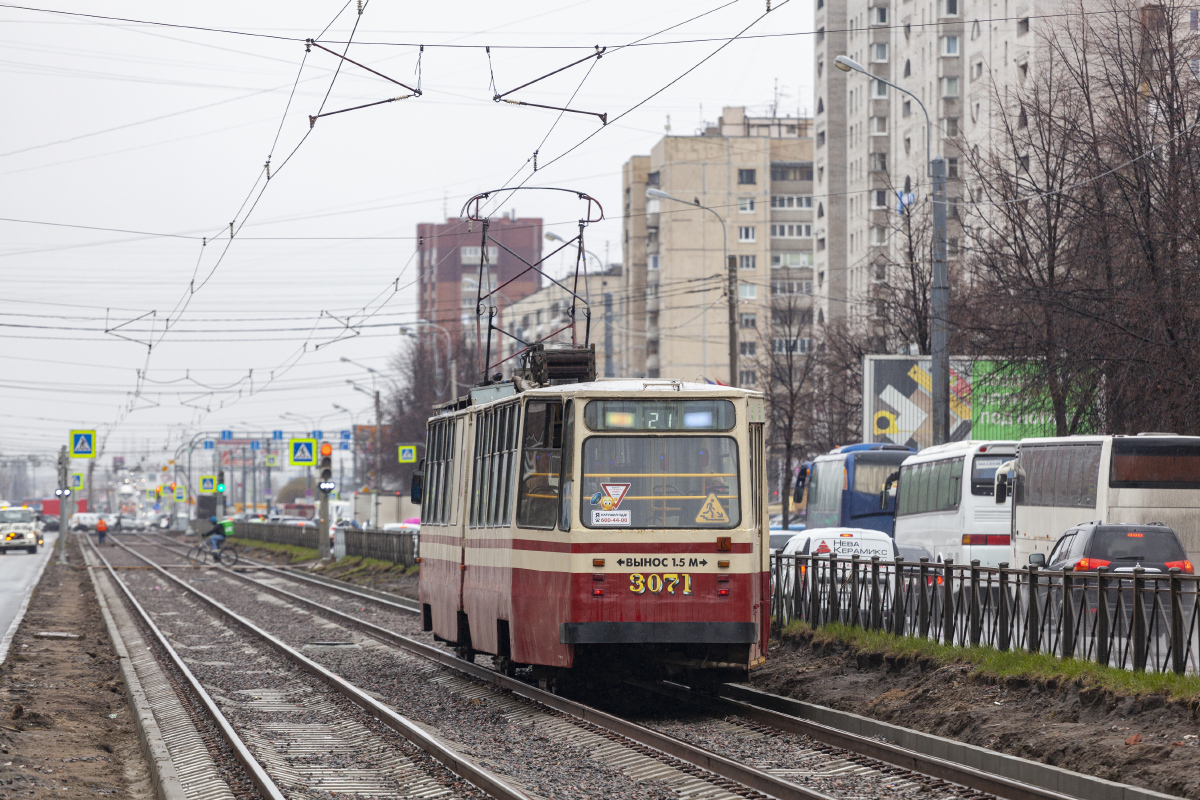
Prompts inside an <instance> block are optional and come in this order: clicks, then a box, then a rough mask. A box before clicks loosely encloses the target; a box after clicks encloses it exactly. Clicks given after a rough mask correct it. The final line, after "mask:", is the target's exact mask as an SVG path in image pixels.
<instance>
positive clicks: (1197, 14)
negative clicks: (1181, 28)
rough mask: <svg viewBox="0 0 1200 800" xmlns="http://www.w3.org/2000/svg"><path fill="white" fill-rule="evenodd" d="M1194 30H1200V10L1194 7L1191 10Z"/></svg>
mask: <svg viewBox="0 0 1200 800" xmlns="http://www.w3.org/2000/svg"><path fill="white" fill-rule="evenodd" d="M1191 23H1192V30H1194V31H1200V11H1197V10H1196V9H1194V8H1193V9H1192V11H1191Z"/></svg>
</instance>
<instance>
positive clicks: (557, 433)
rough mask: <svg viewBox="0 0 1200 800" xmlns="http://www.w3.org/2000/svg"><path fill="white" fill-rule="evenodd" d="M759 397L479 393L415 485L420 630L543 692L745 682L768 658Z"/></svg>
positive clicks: (730, 393)
mask: <svg viewBox="0 0 1200 800" xmlns="http://www.w3.org/2000/svg"><path fill="white" fill-rule="evenodd" d="M763 420H764V414H763V399H762V395H761V394H760V393H758V392H752V391H747V390H742V389H734V388H730V387H726V386H712V385H708V384H692V383H681V382H674V381H661V380H644V381H643V380H621V381H612V380H609V381H598V382H588V383H575V384H569V385H562V386H552V387H546V388H536V389H528V390H526V391H518V390H517V388H516V387H515V386H514V385H513V384H498V385H492V386H487V387H479V388H477V389H475V390H473V391H472V395H471V396H470V397H468V398H464V399H463V400H460V401H458V402H456V403H453V404H447V406H444V407H442V409H441V413H439V414H438V415H437V416H434V417H433V418H431V419H430V420H429V424H428V442H427V448H426V460H425V463H424V465H423V469H422V470H421V471H419V472H418V473H417V475H416V476H415V477H414V484H413V497H414V499H415V500H416V499H419V500H420V501H421V502H423V509H422V514H421V575H420V601H421V605H422V611H423V621H424V627H425V630H427V631H433V633H434V634H435V636H436V637H437V638H439V639H442V640H445V641H447V642H452V643H454V644H455V645H456V647H457V650H458V652H459V654H460V655H461V656H463V657H465V658H474V655H475V653H477V652H479V653H489V654H492V655H493V656H494V657H495V659H496V664H497V666H498V667H499V668H500V669H502V670H503V671H505V672H507V673H509V674H513V673H514V672H515V670H516V669H517V668H518V667H520V666H526V665H528V666H532V667H533V669H534V675H535V677H536V678H538V680H539V681H540V682H542V683H543V684H547V683H558V682H560V681H562V680H564V679H566V678H567V677H571V676H577V675H580V674H593V675H594V674H599V675H601V676H610V675H614V674H620V673H622V672H633V673H635V674H637V675H639V676H642V677H646V676H650V675H660V676H676V677H680V676H683V677H689V678H690V679H691V680H692V681H693V682H705V683H707V682H711V681H720V680H731V679H736V678H739V677H744V676H745V674H746V672H747V670H749V669H750V668H752V667H754V666H756V665H758V664H760V663H761V662H762V661H763V659H764V655H765V653H766V650H767V636H768V621H769V618H770V609H769V607H768V603H769V591H768V581H769V566H768V546H767V538H766V529H767V512H766V499H765V492H764V486H763V484H764V481H765V476H766V469H765V462H764V449H763Z"/></svg>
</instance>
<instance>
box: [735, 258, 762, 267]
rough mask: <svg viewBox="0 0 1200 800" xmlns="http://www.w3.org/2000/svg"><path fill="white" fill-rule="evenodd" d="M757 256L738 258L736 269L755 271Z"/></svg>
mask: <svg viewBox="0 0 1200 800" xmlns="http://www.w3.org/2000/svg"><path fill="white" fill-rule="evenodd" d="M757 268H758V256H738V269H757Z"/></svg>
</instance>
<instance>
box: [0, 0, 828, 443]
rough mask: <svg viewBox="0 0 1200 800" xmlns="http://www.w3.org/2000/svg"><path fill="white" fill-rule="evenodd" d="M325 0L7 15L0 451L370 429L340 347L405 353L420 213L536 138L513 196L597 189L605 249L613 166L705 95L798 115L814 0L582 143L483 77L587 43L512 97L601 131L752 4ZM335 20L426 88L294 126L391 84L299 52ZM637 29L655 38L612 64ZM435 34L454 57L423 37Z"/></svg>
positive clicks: (511, 80) (525, 201) (568, 216)
mask: <svg viewBox="0 0 1200 800" xmlns="http://www.w3.org/2000/svg"><path fill="white" fill-rule="evenodd" d="M344 1H345V0H334V2H332V3H331V2H324V1H322V2H316V0H302V1H301V2H295V1H294V0H293V2H286V3H285V2H279V1H278V0H267V1H266V2H260V3H253V4H248V3H244V2H238V3H234V2H228V1H227V0H217V1H216V2H206V3H189V4H162V3H150V2H127V1H126V0H99V1H98V2H97V1H96V0H93V2H88V3H83V2H76V1H74V0H59V2H57V3H56V4H55V5H53V6H47V7H46V8H47V9H53V10H59V11H74V12H81V13H87V14H96V15H105V16H110V17H124V18H130V19H137V20H145V21H153V22H165V23H174V24H177V25H186V26H198V27H204V28H219V29H225V30H226V31H239V32H244V33H251V34H260V35H256V36H249V35H237V34H234V33H230V32H211V31H200V30H190V29H186V28H181V27H179V28H172V27H163V26H152V25H144V24H135V23H132V22H118V21H112V20H100V19H87V18H82V17H71V16H63V15H56V14H50V13H44V12H36V11H26V10H17V9H14V8H0V19H2V20H3V23H4V24H3V27H4V32H3V34H2V39H3V45H4V56H3V58H2V59H0V69H2V70H3V72H4V79H3V86H4V93H3V96H4V125H3V127H2V129H0V130H2V133H0V181H2V185H3V187H4V188H3V191H2V192H0V217H3V218H5V220H6V221H0V276H2V286H3V291H0V324H2V327H0V341H2V342H3V347H0V368H2V369H3V380H2V381H0V385H2V389H0V391H2V395H0V396H3V397H4V402H3V404H2V405H0V455H14V454H21V453H51V452H53V451H56V450H57V449H58V447H59V446H60V445H61V444H63V443H65V442H66V437H67V431H68V429H70V428H73V427H79V428H91V427H95V428H99V429H101V430H102V432H108V440H107V452H106V453H105V456H106V457H105V459H104V460H105V462H106V463H107V462H108V458H107V456H111V455H116V454H125V455H127V456H134V457H136V456H137V455H139V454H142V453H146V452H149V453H151V454H161V453H163V452H164V450H169V451H174V450H175V448H176V447H177V446H178V445H179V444H180V442H181V441H186V440H187V439H189V438H191V437H192V436H193V435H194V434H196V433H198V432H202V431H215V430H220V429H225V428H231V429H234V430H235V431H238V432H242V431H246V430H260V429H261V430H270V429H276V428H283V429H288V430H295V431H300V430H304V429H306V428H308V427H309V425H308V423H303V422H295V421H291V422H289V421H288V420H284V419H281V415H283V414H285V413H291V414H298V415H301V416H303V417H307V418H310V419H312V420H313V421H317V420H318V419H319V420H320V427H321V428H323V429H324V430H326V431H333V430H337V429H339V428H344V427H348V423H349V419H348V417H347V416H346V415H345V414H340V413H338V412H335V411H334V409H333V404H334V403H337V404H340V405H343V406H346V407H348V408H350V409H353V410H355V411H357V410H359V409H363V410H364V413H363V414H362V415H361V416H360V417H359V422H362V423H367V422H369V421H370V418H371V415H370V414H367V413H366V412H365V410H366V409H367V408H368V406H369V404H370V403H369V399H368V397H366V396H365V395H362V394H359V393H357V392H355V391H354V390H353V389H351V387H350V386H348V385H347V384H346V380H347V379H348V378H353V379H360V378H362V379H363V380H362V384H363V385H364V386H365V387H367V388H369V387H370V383H371V380H370V376H369V375H368V374H367V373H366V372H365V371H364V370H361V369H357V368H355V367H352V366H350V365H347V364H345V363H341V362H340V361H339V359H340V358H342V357H347V358H351V359H354V360H355V361H357V362H359V363H361V364H364V365H367V366H371V367H374V368H376V369H380V370H382V369H385V368H386V366H387V364H388V363H389V361H390V360H391V358H392V357H393V356H394V355H395V353H396V352H397V351H398V349H399V348H400V347H401V342H402V341H403V340H402V339H401V338H400V336H399V326H400V325H402V324H403V323H405V322H411V321H412V320H413V319H414V318H415V316H416V313H415V297H416V289H415V285H414V284H413V281H415V279H416V278H417V273H418V271H417V269H416V266H415V260H414V259H413V253H414V249H415V238H414V234H415V230H416V225H417V223H419V222H433V221H439V220H441V219H442V218H443V217H444V215H445V214H446V213H448V214H449V215H451V216H456V215H457V214H458V211H459V209H460V207H461V206H462V204H463V202H464V200H465V199H466V198H468V197H470V196H471V195H473V194H475V193H477V192H481V191H485V190H488V189H496V188H499V187H501V186H505V185H508V184H510V182H511V183H513V184H515V183H519V182H520V181H521V180H523V179H525V178H527V177H529V175H530V172H531V167H532V164H531V161H530V159H531V156H532V154H533V151H534V150H535V149H539V151H540V152H539V156H538V161H539V165H546V164H548V163H549V162H552V161H553V163H550V165H549V166H548V167H546V168H544V169H542V170H540V171H539V173H538V175H537V176H536V177H534V178H532V179H531V180H529V182H528V183H529V185H553V186H566V187H570V188H574V189H579V190H582V191H585V192H587V193H589V194H591V195H593V196H595V197H596V198H597V199H599V200H600V201H601V202H602V203H603V204H604V206H605V208H606V210H607V211H608V212H609V214H610V217H611V218H610V220H608V221H606V222H603V223H599V224H596V225H593V226H591V227H590V228H589V229H588V231H587V244H588V248H589V249H591V250H593V251H595V252H596V253H599V254H601V255H603V254H605V253H606V252H607V253H608V254H609V256H610V259H611V260H612V261H619V260H620V257H621V248H620V219H619V216H618V215H619V214H620V197H619V195H620V187H621V183H620V170H621V165H622V164H623V163H624V162H625V161H626V160H627V159H628V158H629V157H630V156H631V155H634V154H639V153H647V152H649V149H650V148H651V146H652V145H653V144H654V142H656V141H657V140H658V139H659V138H660V137H661V136H662V135H663V133H664V130H665V126H666V125H667V122H668V117H669V120H670V128H671V131H672V132H674V133H676V134H692V133H694V132H695V131H696V130H697V128H699V127H700V126H701V125H702V123H703V122H704V121H710V122H711V121H715V120H716V118H717V116H718V115H719V113H720V109H721V107H722V106H727V105H745V106H748V107H749V108H750V109H751V110H752V111H754V112H757V113H766V112H767V111H768V110H769V109H770V107H771V105H772V103H773V102H775V101H776V97H777V102H778V104H779V112H780V113H781V114H786V113H790V114H793V115H794V114H797V113H802V114H807V113H809V112H810V111H811V108H812V105H813V103H812V98H811V93H812V40H811V36H810V35H808V34H809V33H810V32H811V30H812V14H813V6H812V3H811V0H790V2H786V3H783V4H782V6H781V5H780V0H776V2H775V3H774V5H775V6H776V9H775V10H773V11H772V12H771V13H770V14H769V15H767V16H766V17H765V18H763V19H761V20H760V21H759V22H758V23H757V24H755V25H754V26H753V27H752V28H751V29H750V30H749V31H748V32H747V33H748V35H754V34H797V35H791V36H775V37H770V38H759V39H753V38H751V39H746V40H745V41H736V42H733V43H732V44H730V45H729V46H727V47H725V48H724V49H723V50H721V51H720V52H718V53H717V54H716V55H713V56H712V58H711V59H709V60H708V61H706V62H705V63H704V64H703V65H701V66H699V67H698V68H697V69H695V70H694V71H693V72H691V73H690V74H688V75H687V76H686V77H683V78H682V79H680V80H679V81H678V82H677V83H675V84H674V85H672V86H670V87H669V88H667V89H666V90H665V91H663V92H662V93H661V94H658V95H657V96H655V97H653V98H652V99H650V100H648V101H646V102H645V103H644V104H643V105H641V106H640V107H638V108H637V109H636V110H633V111H632V112H630V113H628V114H627V115H626V116H623V117H621V118H620V119H619V120H615V121H612V122H610V124H609V125H607V126H606V127H604V128H603V129H601V125H600V123H599V120H598V119H596V118H595V117H592V116H587V115H582V114H578V115H577V114H565V115H562V117H561V119H559V120H558V122H557V124H556V119H558V118H559V116H560V115H559V114H558V113H557V112H553V111H545V110H540V109H535V108H528V107H516V106H512V105H507V104H497V103H494V102H492V99H491V97H492V94H493V89H492V87H491V83H492V75H494V80H495V86H496V89H497V90H499V91H502V92H504V91H508V90H509V89H512V88H515V87H516V86H519V85H520V84H522V83H525V82H526V81H529V80H532V79H534V78H536V77H538V76H540V75H543V74H545V73H547V72H550V71H552V70H554V69H558V68H559V67H561V66H563V65H565V64H568V63H570V62H571V61H574V60H576V59H579V58H582V57H584V56H586V55H587V54H588V48H591V47H592V46H594V45H601V46H605V47H608V48H610V52H609V53H608V54H607V55H605V56H604V57H603V58H601V59H600V60H599V61H598V62H596V61H594V60H593V61H588V62H586V63H584V64H580V65H578V66H575V67H573V68H571V69H569V70H566V71H564V72H563V73H561V74H559V75H557V76H555V77H553V78H551V79H548V80H546V81H543V82H541V83H539V84H537V85H536V86H533V87H530V88H529V89H526V90H523V91H522V92H520V93H517V94H516V95H514V97H519V98H523V99H526V100H529V101H532V102H539V103H544V104H547V105H563V104H565V103H566V102H567V101H568V100H569V99H570V98H571V95H572V93H576V92H577V93H576V94H575V97H574V99H573V100H571V101H570V102H571V106H572V107H573V108H578V109H583V110H588V111H597V112H604V113H607V114H608V116H609V119H610V120H613V119H614V118H615V117H617V116H619V115H621V114H622V113H624V112H626V111H628V110H629V109H630V108H631V107H633V106H635V105H636V104H638V103H639V102H642V101H643V100H645V99H646V98H647V97H648V96H649V95H651V94H652V93H653V92H655V91H656V90H658V89H660V88H662V87H663V86H665V85H666V84H668V83H670V82H671V81H673V80H675V79H676V78H678V77H679V76H680V75H681V74H682V73H684V72H685V71H686V70H688V69H689V68H691V67H693V66H694V65H696V64H697V63H698V62H700V61H701V60H703V59H704V58H706V57H707V56H709V55H710V54H712V53H713V52H714V51H715V50H716V49H717V48H718V47H720V45H721V44H722V41H721V39H722V38H727V37H730V36H733V35H734V34H736V33H738V32H739V31H741V30H742V29H743V28H745V27H746V26H747V25H750V24H751V23H753V22H754V20H755V19H756V18H758V17H760V16H762V14H763V11H764V7H765V2H764V0H734V2H727V1H725V2H723V0H712V2H707V3H695V2H682V0H656V2H653V3H645V2H633V1H632V0H583V1H582V2H566V3H549V2H517V3H511V2H510V3H492V2H489V3H484V2H473V1H469V0H468V1H465V2H455V3H387V2H384V0H370V2H369V3H368V6H367V8H366V9H365V12H364V13H363V14H362V15H361V16H358V15H357V13H356V9H355V4H354V2H353V0H352V2H351V3H349V4H348V5H347V6H346V7H343V6H342V3H343V2H344ZM339 10H341V13H340V14H339ZM706 12H711V13H706ZM697 15H703V16H701V17H700V18H699V19H695V20H694V21H691V22H687V20H689V19H690V18H693V17H696V16H697ZM335 16H336V19H335ZM331 21H332V24H330V23H331ZM356 22H357V31H356V32H355V33H354V44H352V45H351V46H350V49H349V53H348V55H349V57H350V58H352V59H354V60H356V61H359V62H360V63H362V64H364V65H366V66H369V67H371V68H372V69H374V70H377V71H378V72H381V73H383V74H384V75H387V76H389V77H392V78H394V79H396V80H398V81H401V82H402V83H405V84H408V85H410V86H415V82H416V81H417V77H418V73H417V64H418V59H419V60H420V80H421V89H422V90H423V92H424V94H423V96H421V97H419V98H413V99H408V100H404V101H401V102H395V103H389V104H386V105H380V106H377V107H374V108H368V109H362V110H358V111H351V112H348V113H345V114H340V115H336V116H332V117H327V118H323V119H321V120H319V121H318V122H317V123H316V125H315V127H314V128H313V129H312V130H311V132H310V130H309V119H308V117H309V115H310V114H313V113H315V112H316V110H317V109H318V108H319V107H321V106H322V102H323V98H324V97H325V95H326V92H327V91H329V95H328V99H326V100H324V109H325V110H326V111H333V110H338V109H341V108H346V107H349V106H355V105H359V104H362V103H369V102H374V101H377V100H382V99H385V98H388V97H394V96H397V95H398V94H403V93H404V90H403V89H401V88H400V87H398V86H396V85H394V84H391V83H388V82H387V81H385V80H383V79H382V78H379V77H376V76H375V75H372V74H370V73H368V72H365V71H364V70H362V69H359V68H358V67H356V66H353V65H351V64H344V65H343V67H342V69H341V71H340V74H339V75H338V76H337V77H336V80H333V72H334V70H335V69H336V67H337V66H338V63H339V62H338V59H337V58H336V57H335V56H333V55H330V54H329V53H325V52H322V51H320V50H317V49H315V48H314V49H313V51H312V52H311V53H308V54H307V55H306V53H305V46H304V44H303V40H304V39H305V38H308V37H318V36H319V37H320V39H319V40H320V41H325V42H345V41H346V39H347V38H348V36H349V35H350V31H351V28H352V27H353V26H354V25H355V23H356ZM680 23H683V24H680ZM674 25H678V27H674V28H672V29H671V30H668V31H667V32H665V33H659V34H658V35H654V34H656V33H657V32H660V31H663V30H664V29H667V28H671V26H674ZM326 26H329V27H328V30H327V31H326V32H325V33H324V34H323V35H322V34H321V32H322V30H324V29H325V28H326ZM646 36H649V37H650V38H648V39H646V40H645V43H646V44H647V45H651V44H653V45H654V46H637V47H628V48H624V49H619V50H618V49H617V48H618V47H619V46H620V45H622V44H626V43H629V42H632V41H634V40H638V39H641V38H643V37H646ZM706 38H707V39H715V41H706V42H690V43H674V44H654V43H665V42H678V41H679V40H694V39H706ZM414 44H425V45H427V47H426V49H425V51H424V53H423V54H419V53H418V48H417V47H415V46H413V45H414ZM447 44H454V45H472V47H456V48H448V47H435V46H434V45H447ZM483 45H490V46H491V47H492V50H491V57H490V64H489V57H488V55H487V53H486V52H485V51H484V50H483V49H482V46H483ZM531 46H537V47H536V48H533V47H531ZM329 47H330V48H331V49H335V50H339V51H340V50H341V49H342V48H343V47H344V44H340V45H335V44H329ZM570 48H576V49H570ZM489 68H490V70H491V72H489ZM589 70H590V73H589ZM585 75H586V80H585V79H584V78H585ZM297 76H299V79H298V81H297ZM331 83H332V90H331V91H330V86H331ZM776 85H778V94H777V95H776ZM293 87H294V94H293ZM289 98H290V108H288V104H289ZM285 109H287V110H286V113H285ZM306 134H307V138H305V136H306ZM547 134H549V135H547ZM590 134H595V135H594V136H592V138H590V139H588V140H587V141H586V142H584V143H583V144H581V145H579V146H578V147H577V148H576V149H574V150H572V151H571V152H570V153H568V154H566V155H565V156H563V157H562V158H561V159H560V160H557V161H555V160H554V159H555V158H556V157H557V156H559V155H560V154H563V153H564V152H565V151H567V150H568V149H569V148H571V147H573V146H575V145H576V144H577V143H579V142H580V141H581V140H583V139H584V138H585V137H587V136H589V135H590ZM277 136H278V139H277V141H276V137H277ZM543 139H545V141H544V142H543ZM302 140H303V143H302V144H301V141H302ZM298 144H299V145H300V146H299V148H298V149H297V145H298ZM293 150H295V154H294V155H293V156H292V157H291V159H290V160H289V161H287V164H286V166H283V167H282V170H281V164H282V162H284V160H285V159H287V157H288V155H289V154H290V153H292V152H293ZM268 155H270V156H271V164H272V174H273V175H276V172H278V174H277V175H276V176H275V177H272V179H271V180H270V182H269V184H268V183H266V181H265V175H264V170H263V165H264V162H265V161H266V160H267V157H268ZM280 170H281V171H280ZM264 184H265V189H264ZM510 208H512V209H515V210H516V212H517V214H518V215H521V216H540V217H542V218H544V219H545V220H546V223H547V226H548V230H554V231H557V232H559V233H561V234H562V235H563V236H564V237H565V238H570V236H571V235H572V233H573V229H574V227H575V222H574V221H575V220H576V219H577V218H578V217H579V215H580V212H581V209H580V207H579V204H578V203H577V202H576V201H575V200H573V199H572V198H570V197H569V196H567V195H560V196H554V195H553V193H543V192H518V193H516V194H515V195H514V196H512V198H511V199H510V200H507V202H505V203H504V205H503V208H502V209H497V210H496V211H495V212H494V213H497V214H498V213H500V211H506V210H508V209H510ZM15 220H16V221H15ZM230 222H233V223H234V227H235V230H236V231H237V235H236V236H235V237H234V240H233V241H232V242H230V241H229V224H230ZM33 223H53V225H51V224H33ZM63 226H68V227H63ZM69 226H88V227H91V228H100V229H117V230H94V229H88V227H69ZM118 231H123V232H118ZM202 237H208V238H209V241H208V243H207V244H204V243H203V241H202ZM606 248H607V249H606ZM556 266H557V267H559V268H563V267H565V265H563V264H559V265H556ZM189 286H195V287H197V288H196V290H195V291H194V292H193V291H190V290H189ZM397 287H398V290H397ZM368 315H370V316H369V319H367V320H366V321H365V322H364V318H365V317H366V316H368ZM347 318H349V319H350V321H351V322H358V323H363V324H362V327H360V328H358V330H359V335H356V336H355V335H349V334H347V333H346V331H345V328H344V324H343V323H342V322H339V321H338V320H339V319H341V320H346V319H347ZM168 321H169V322H170V326H169V327H167V322H168ZM118 326H119V327H118ZM106 329H108V330H111V331H112V332H111V333H106V332H105V331H106ZM339 331H341V334H340V336H341V337H342V338H341V340H340V341H334V340H337V339H339ZM149 342H153V343H154V344H153V347H149V346H148V343H149ZM331 342H332V343H331ZM326 343H328V344H326ZM318 345H324V346H322V347H320V348H319V349H318V348H317V346H318ZM272 377H273V380H272Z"/></svg>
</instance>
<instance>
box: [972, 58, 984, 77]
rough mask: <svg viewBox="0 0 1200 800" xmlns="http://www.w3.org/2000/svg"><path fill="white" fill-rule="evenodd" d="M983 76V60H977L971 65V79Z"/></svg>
mask: <svg viewBox="0 0 1200 800" xmlns="http://www.w3.org/2000/svg"><path fill="white" fill-rule="evenodd" d="M982 77H983V62H982V61H976V62H975V63H974V64H972V65H971V80H973V81H977V80H979V79H980V78H982Z"/></svg>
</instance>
